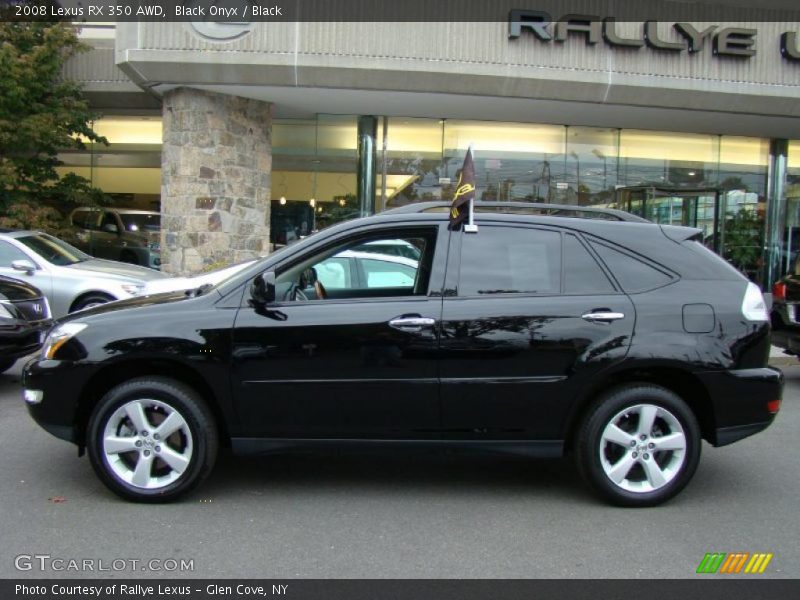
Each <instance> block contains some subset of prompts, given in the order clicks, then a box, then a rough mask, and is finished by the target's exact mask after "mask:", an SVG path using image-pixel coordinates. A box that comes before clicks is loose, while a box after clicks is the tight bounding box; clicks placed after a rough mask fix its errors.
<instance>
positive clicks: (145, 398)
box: [86, 377, 219, 503]
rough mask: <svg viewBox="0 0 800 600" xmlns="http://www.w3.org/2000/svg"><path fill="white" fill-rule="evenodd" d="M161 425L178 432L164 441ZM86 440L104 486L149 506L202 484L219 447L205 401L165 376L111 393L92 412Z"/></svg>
mask: <svg viewBox="0 0 800 600" xmlns="http://www.w3.org/2000/svg"><path fill="white" fill-rule="evenodd" d="M139 407H141V411H140V410H139ZM131 415H133V416H131ZM134 419H135V421H134ZM168 421H169V423H168ZM135 422H138V424H139V427H140V428H139V429H138V432H137V433H134V431H133V430H134V429H136V428H135V427H133V425H134V423H135ZM165 423H167V425H164V424H165ZM141 427H146V428H147V429H144V431H143V430H142V429H141ZM162 427H167V428H168V430H173V428H174V427H176V429H174V431H173V432H172V433H167V437H166V438H164V436H163V435H161V436H159V429H160V428H162ZM86 439H87V447H88V450H89V459H90V460H91V463H92V467H93V468H94V470H95V473H97V476H98V477H99V478H100V480H101V481H102V482H103V483H104V484H105V485H106V487H108V489H110V490H111V491H112V492H114V493H115V494H117V495H118V496H121V497H122V498H124V499H126V500H133V501H135V502H149V503H154V502H170V501H172V500H176V499H177V498H179V497H181V496H183V495H185V494H188V493H189V492H191V491H192V490H193V489H195V488H196V487H197V486H198V485H200V483H201V482H202V481H203V480H204V479H205V478H206V477H207V476H208V474H209V473H210V472H211V470H212V468H213V467H214V461H215V460H216V457H217V449H218V446H219V440H218V437H217V427H216V423H215V422H214V417H213V416H212V414H211V411H210V410H209V409H208V407H207V406H206V404H205V402H203V400H202V398H201V397H200V396H199V395H198V394H197V392H195V391H194V390H193V389H191V388H190V387H188V386H186V385H184V384H182V383H180V382H178V381H174V380H172V379H167V378H164V377H141V378H138V379H133V380H131V381H128V382H126V383H123V384H121V385H118V386H117V387H115V388H113V389H112V390H111V391H109V392H108V393H107V394H106V395H105V396H103V398H102V399H101V400H100V402H99V403H98V404H97V406H96V407H95V408H94V410H93V411H92V415H91V418H90V419H89V428H88V432H87V436H86ZM167 450H168V451H169V453H167ZM167 456H168V457H169V458H168V459H165V458H164V457H167ZM143 461H144V462H143Z"/></svg>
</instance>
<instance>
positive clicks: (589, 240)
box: [585, 235, 681, 296]
mask: <svg viewBox="0 0 800 600" xmlns="http://www.w3.org/2000/svg"><path fill="white" fill-rule="evenodd" d="M585 238H586V239H585V242H586V245H587V246H589V247H590V248H591V252H592V254H594V255H595V257H596V260H597V261H598V262H600V264H602V265H603V266H604V267H605V268H606V270H607V272H608V273H609V274H610V276H611V280H612V281H613V282H614V284H615V285H616V286H617V288H618V289H620V290H621V291H622V293H623V294H626V295H628V296H632V295H634V294H645V293H647V292H652V291H653V290H660V289H661V288H664V287H667V286H668V285H672V284H673V283H675V282H676V281H678V280H679V279H680V278H681V277H680V275H679V274H677V273H676V272H675V271H673V270H672V269H669V268H667V267H665V266H664V265H662V264H661V263H658V262H656V261H654V260H651V259H650V258H648V257H646V256H644V255H642V254H639V253H638V252H634V251H633V250H630V249H628V248H626V247H625V246H620V245H619V244H615V243H614V242H610V241H608V240H606V239H603V238H601V237H597V236H594V235H586V236H585ZM594 244H599V245H601V246H605V247H606V248H608V249H610V250H615V251H617V252H619V253H620V254H622V255H623V256H627V257H628V258H630V259H632V260H636V261H639V262H640V263H642V264H643V265H645V266H647V267H650V268H651V269H655V270H656V271H659V272H661V273H663V274H664V275H666V276H667V277H668V281H666V282H664V283H662V284H661V285H656V286H653V287H647V288H641V289H636V290H631V291H627V290H626V289H625V287H624V286H623V285H622V284H621V283H620V282H619V279H617V277H616V275H615V274H614V271H613V270H612V269H611V267H609V266H608V265H607V264H606V262H605V261H604V260H603V257H602V256H600V254H599V253H598V252H597V250H596V249H595V248H594Z"/></svg>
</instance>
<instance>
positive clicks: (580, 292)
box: [23, 203, 783, 506]
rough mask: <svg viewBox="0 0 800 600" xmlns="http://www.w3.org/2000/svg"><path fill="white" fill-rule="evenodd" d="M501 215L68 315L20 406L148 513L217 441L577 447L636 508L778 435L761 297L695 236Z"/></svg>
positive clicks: (266, 447) (34, 368) (315, 250)
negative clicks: (767, 432) (726, 453)
mask: <svg viewBox="0 0 800 600" xmlns="http://www.w3.org/2000/svg"><path fill="white" fill-rule="evenodd" d="M501 206H502V208H501ZM501 206H498V204H495V203H476V205H475V213H476V219H477V224H478V225H479V230H478V232H477V233H472V232H470V233H467V232H462V231H450V230H449V229H448V220H447V209H448V206H447V205H446V204H445V203H423V204H416V205H413V206H409V207H404V208H402V209H397V210H394V211H388V212H385V213H382V214H381V215H379V216H375V217H369V218H365V219H359V220H355V221H349V222H347V223H343V224H341V225H338V226H335V227H332V228H330V229H328V230H325V231H323V232H321V233H318V234H315V235H313V236H310V237H309V238H307V239H305V240H303V241H301V242H299V243H297V244H295V245H293V246H289V247H287V248H284V249H282V250H280V251H278V252H275V253H273V254H272V255H270V256H268V257H266V258H264V259H261V260H258V261H255V262H254V263H253V264H252V265H249V266H247V267H246V268H244V269H242V270H240V271H239V272H237V273H235V274H234V275H232V276H231V277H229V278H228V279H226V280H224V281H222V282H220V283H218V284H217V285H215V286H211V285H205V286H202V287H200V288H198V289H195V290H190V291H187V292H184V291H181V292H174V293H164V294H157V295H151V296H146V297H141V298H134V299H130V300H123V301H120V302H116V303H114V304H112V305H106V306H98V307H96V308H93V309H89V310H85V311H82V312H80V313H77V314H75V315H70V316H68V317H65V318H63V319H61V320H60V321H59V322H58V324H57V326H56V327H55V328H54V329H53V330H52V331H51V332H50V334H49V336H48V338H47V339H46V341H45V344H44V346H43V348H42V352H41V355H40V356H39V358H37V359H35V360H33V361H31V362H30V363H28V364H27V366H26V368H25V371H24V377H23V379H24V380H23V383H24V387H25V390H24V394H25V399H26V401H27V403H28V406H29V409H30V413H31V414H32V416H33V418H34V419H36V421H38V422H39V424H41V426H42V427H44V428H45V429H46V430H47V431H49V432H50V433H52V434H54V435H56V436H58V437H60V438H63V439H65V440H69V441H71V442H73V443H75V444H77V445H78V446H79V447H80V448H81V450H83V449H84V448H85V449H87V450H88V453H89V458H90V460H91V463H92V465H93V467H94V469H95V471H96V472H97V475H98V476H99V477H100V479H101V480H102V481H103V483H105V484H106V485H107V486H108V487H109V488H110V489H111V490H113V491H114V492H116V493H117V494H119V495H120V496H122V497H123V498H127V499H130V500H137V501H144V502H157V501H167V500H173V499H175V498H178V497H179V496H181V495H184V494H186V493H187V492H189V491H190V490H192V489H194V488H196V487H197V486H198V485H199V484H200V483H201V482H202V481H203V479H204V478H205V477H206V476H207V475H208V474H209V473H210V472H211V470H212V467H213V465H214V460H215V457H216V455H217V450H218V448H219V447H220V446H231V447H232V449H233V450H234V451H235V452H239V453H262V452H275V451H285V450H287V449H293V448H298V447H302V448H331V447H335V446H340V445H343V444H347V445H348V446H349V447H352V446H353V445H357V446H360V447H361V448H362V449H363V450H364V451H369V450H370V449H371V448H375V447H378V446H382V445H389V446H394V447H398V448H399V447H402V448H407V447H409V446H425V445H431V446H436V447H443V446H446V447H448V448H451V449H459V448H463V449H467V448H468V449H471V450H475V449H483V450H486V451H492V452H498V451H499V452H510V453H524V454H528V455H531V456H539V457H542V456H548V457H559V456H562V455H564V454H565V453H573V454H574V455H575V457H576V459H577V462H578V465H579V466H580V470H581V472H582V474H583V476H584V477H585V479H586V481H587V482H588V484H589V485H590V486H591V487H592V488H593V489H594V490H595V491H596V492H597V493H599V494H600V495H601V496H603V497H605V498H606V499H607V500H609V501H611V502H613V503H616V504H620V505H625V506H650V505H655V504H658V503H661V502H663V501H665V500H667V499H669V498H671V497H672V496H674V495H675V494H677V493H678V492H679V491H680V490H681V489H682V488H684V486H686V484H687V483H688V482H689V480H690V479H691V478H692V476H693V474H694V472H695V470H696V468H697V464H698V461H699V459H700V450H701V440H706V441H707V442H708V443H710V444H711V445H712V446H724V445H726V444H730V443H732V442H735V441H737V440H740V439H742V438H745V437H747V436H749V435H752V434H754V433H757V432H759V431H761V430H763V429H765V428H766V427H767V426H769V424H770V423H771V422H772V421H773V419H774V417H775V414H776V413H777V412H778V408H779V406H780V399H781V393H782V387H783V379H782V375H781V373H780V372H779V371H778V370H776V369H772V368H770V367H767V366H766V364H767V358H768V354H769V320H768V314H767V310H766V307H765V304H764V299H763V297H762V295H761V292H760V291H759V289H758V287H757V286H756V285H755V284H753V283H750V282H748V280H747V279H745V278H744V277H743V276H742V275H741V274H740V273H739V272H737V271H736V270H735V269H733V268H732V267H731V266H730V265H728V264H727V263H726V262H725V261H723V260H722V259H721V258H719V257H718V256H717V255H715V254H713V253H712V252H711V251H709V250H707V249H706V248H705V247H704V246H703V245H702V237H701V233H700V231H698V230H696V229H689V228H683V227H673V226H660V225H656V224H653V223H650V222H646V221H644V220H642V219H639V218H638V217H634V216H632V215H628V214H626V213H621V212H616V211H610V210H600V209H589V208H576V207H557V206H553V205H545V206H540V205H515V204H511V203H503V204H502V205H501ZM367 244H369V245H370V248H371V251H370V252H364V251H363V248H365V247H366V245H367ZM389 247H403V248H412V249H414V252H410V253H408V254H407V255H404V256H402V257H398V256H396V255H393V254H381V251H380V248H389ZM398 441H402V442H403V443H402V444H397V443H396V442H398ZM735 475H736V476H737V477H741V478H742V479H746V478H747V474H746V473H743V472H737V473H736V474H735ZM531 477H535V474H531Z"/></svg>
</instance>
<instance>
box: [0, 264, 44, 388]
mask: <svg viewBox="0 0 800 600" xmlns="http://www.w3.org/2000/svg"><path fill="white" fill-rule="evenodd" d="M50 324H51V321H50V306H49V305H48V304H47V299H46V298H45V297H44V296H43V295H42V292H40V291H39V290H38V289H37V288H35V287H33V286H32V285H28V284H27V283H24V282H22V281H17V280H16V279H11V278H10V277H3V276H2V275H0V373H5V372H6V371H8V370H9V369H10V368H11V367H12V366H14V363H15V362H17V359H18V358H19V357H21V356H25V355H26V354H30V353H31V352H35V351H36V350H38V349H39V348H40V347H41V345H42V340H43V339H44V334H45V332H46V331H47V328H48V327H49V326H50Z"/></svg>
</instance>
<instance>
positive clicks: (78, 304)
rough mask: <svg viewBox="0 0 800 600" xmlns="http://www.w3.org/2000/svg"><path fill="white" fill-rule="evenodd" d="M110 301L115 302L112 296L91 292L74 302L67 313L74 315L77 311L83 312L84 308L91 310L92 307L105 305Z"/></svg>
mask: <svg viewBox="0 0 800 600" xmlns="http://www.w3.org/2000/svg"><path fill="white" fill-rule="evenodd" d="M112 300H116V298H113V297H112V296H109V295H108V294H103V293H101V292H92V293H89V294H87V295H86V296H83V297H82V298H80V299H79V300H76V301H75V303H74V304H73V305H72V308H70V310H69V312H71V313H74V312H77V311H79V310H83V309H85V308H92V307H94V306H100V305H101V304H106V303H108V302H111V301H112Z"/></svg>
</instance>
